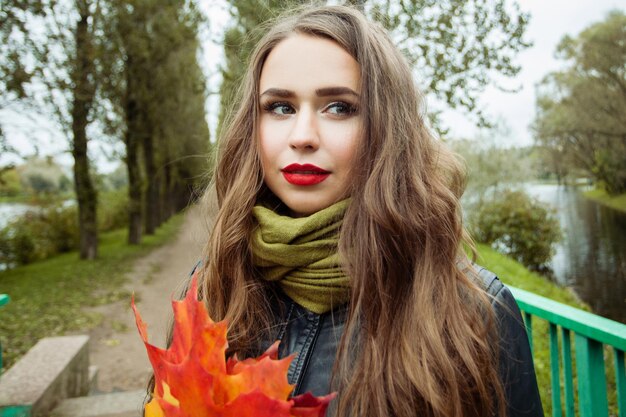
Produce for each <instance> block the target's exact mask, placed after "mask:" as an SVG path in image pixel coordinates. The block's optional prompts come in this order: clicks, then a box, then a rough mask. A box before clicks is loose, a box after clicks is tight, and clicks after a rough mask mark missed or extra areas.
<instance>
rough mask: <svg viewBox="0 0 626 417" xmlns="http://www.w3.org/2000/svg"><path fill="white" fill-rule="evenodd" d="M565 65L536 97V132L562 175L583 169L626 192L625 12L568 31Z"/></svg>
mask: <svg viewBox="0 0 626 417" xmlns="http://www.w3.org/2000/svg"><path fill="white" fill-rule="evenodd" d="M557 53H558V54H559V56H560V57H561V58H562V59H564V60H565V61H566V63H567V67H566V69H565V70H563V71H561V72H554V73H550V74H548V75H547V76H546V77H545V79H544V80H543V81H542V83H541V85H540V88H539V91H538V96H537V97H538V98H537V116H536V118H535V121H534V127H533V128H534V130H535V135H536V138H537V140H538V142H539V143H540V145H541V146H543V147H544V149H545V159H546V162H547V163H549V164H550V166H552V167H553V170H554V171H555V173H557V176H560V175H562V173H566V172H567V171H569V170H574V169H582V170H584V172H585V173H586V175H588V176H590V177H592V178H594V179H595V181H596V182H597V184H598V185H600V186H603V187H604V188H605V189H606V190H607V191H608V192H609V193H610V194H619V193H623V192H625V191H626V119H625V118H624V114H626V70H625V68H626V14H624V12H621V11H614V12H612V13H609V15H608V16H607V17H606V19H605V20H604V21H602V22H599V23H595V24H593V25H591V26H589V27H588V28H587V29H585V30H583V31H582V32H581V33H580V34H579V35H578V36H577V37H575V38H572V37H569V36H566V37H565V38H563V39H562V41H561V43H560V44H559V46H558V49H557Z"/></svg>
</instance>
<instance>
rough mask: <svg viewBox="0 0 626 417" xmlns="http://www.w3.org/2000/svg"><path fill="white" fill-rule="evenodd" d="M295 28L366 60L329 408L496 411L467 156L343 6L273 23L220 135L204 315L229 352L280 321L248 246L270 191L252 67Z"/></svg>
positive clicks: (398, 57) (391, 54)
mask: <svg viewBox="0 0 626 417" xmlns="http://www.w3.org/2000/svg"><path fill="white" fill-rule="evenodd" d="M293 34H305V35H310V36H317V37H322V38H326V39H330V40H332V41H334V42H336V43H337V44H338V45H340V46H341V47H342V48H344V49H345V50H346V51H347V52H348V53H350V54H351V55H352V56H353V57H354V59H355V60H356V61H357V62H358V63H359V66H360V77H361V78H360V79H361V89H360V91H361V103H360V105H359V107H358V108H359V109H360V111H361V112H362V120H363V126H362V132H363V140H364V144H363V146H360V147H359V151H358V152H359V154H358V155H357V156H356V158H357V160H359V161H360V163H359V164H358V165H356V166H355V167H354V171H353V178H354V183H353V184H352V190H351V197H352V203H351V205H350V207H349V209H348V211H347V212H346V214H345V218H344V221H343V227H342V230H341V235H340V240H339V251H340V255H341V259H343V261H344V265H343V267H344V268H345V271H346V273H347V275H348V276H349V277H350V280H351V299H350V303H349V315H348V319H347V323H346V326H345V332H344V334H343V336H342V340H341V344H340V348H339V351H338V353H337V358H336V360H335V367H334V369H333V382H332V383H333V388H334V389H336V390H338V391H339V397H338V400H336V401H337V404H336V414H337V416H339V417H348V416H349V417H357V416H358V417H364V416H367V417H388V416H397V417H409V416H411V417H414V416H417V415H419V416H437V417H439V416H441V417H443V416H446V417H451V416H455V417H460V416H489V415H493V414H496V413H498V414H499V415H500V416H504V415H505V411H504V410H505V408H504V407H505V404H504V396H503V389H502V383H501V381H500V380H499V378H498V372H497V367H498V365H497V361H498V358H497V346H498V342H497V335H496V330H495V327H496V326H495V320H494V315H493V311H492V307H491V300H490V298H489V297H488V296H487V294H486V293H485V290H484V289H483V288H482V287H481V284H480V282H479V279H478V278H477V276H476V274H475V273H474V272H473V270H472V268H471V267H469V262H468V261H467V257H466V256H465V255H464V253H463V243H464V242H468V240H467V238H466V234H465V232H464V229H463V225H462V214H461V208H460V204H459V197H460V195H461V193H462V190H463V185H464V170H463V166H462V164H461V163H460V162H459V161H458V160H457V159H456V158H455V157H454V155H453V154H452V153H451V152H450V151H448V150H447V149H446V148H445V146H444V145H443V144H442V143H441V142H440V141H439V140H437V139H436V138H435V137H434V136H433V135H432V134H431V133H430V131H429V129H428V128H427V126H426V125H425V120H424V115H423V113H422V111H423V104H422V97H421V95H420V94H419V92H418V90H417V88H416V87H415V84H414V82H413V78H412V74H411V70H410V68H409V66H408V64H407V62H406V60H405V59H404V57H403V56H402V54H401V53H400V52H399V51H398V49H397V48H396V47H395V46H394V45H393V43H392V41H391V40H390V39H389V37H388V35H387V34H386V33H385V31H384V30H383V29H382V28H380V27H379V26H378V25H377V24H375V23H372V22H370V21H368V20H367V19H366V18H365V17H364V16H363V14H361V13H360V12H359V11H357V10H355V9H352V8H349V7H343V6H327V7H313V8H311V7H309V8H305V9H301V10H298V11H297V12H295V13H291V14H290V15H288V16H283V17H281V18H280V19H279V20H278V21H277V23H275V24H274V25H273V26H272V27H271V29H270V30H269V32H268V33H267V34H266V35H265V36H264V37H263V39H262V40H261V41H260V42H259V44H258V45H257V48H256V50H255V51H254V53H253V55H252V56H251V61H250V63H249V67H248V70H247V73H246V75H245V78H244V80H243V81H242V84H241V87H240V91H239V96H238V97H239V98H238V102H237V103H236V105H235V111H234V112H233V113H232V114H231V116H230V118H229V120H228V121H227V123H226V127H225V129H224V131H223V135H222V137H221V138H220V140H219V151H218V161H217V164H216V170H215V174H214V187H215V191H216V194H217V202H218V212H217V215H216V218H215V224H214V227H213V230H212V232H211V235H210V238H209V241H208V244H207V246H206V252H205V257H204V259H205V263H204V264H203V266H202V271H201V272H202V274H201V276H202V290H203V293H204V294H205V295H206V297H205V300H206V302H207V306H208V310H209V313H210V315H211V316H212V317H213V318H214V319H216V320H221V319H226V320H228V322H229V337H230V340H229V343H230V350H229V353H239V355H240V356H242V355H246V354H250V353H253V352H254V349H255V348H256V347H257V345H258V340H259V339H263V338H267V336H268V334H271V328H272V325H273V324H274V319H273V314H272V312H271V306H270V305H269V304H270V302H269V294H270V293H271V287H270V286H271V284H270V283H268V282H266V281H264V280H263V279H262V278H261V277H260V276H259V274H258V272H257V271H256V270H255V268H254V266H253V262H252V256H251V250H250V235H251V232H252V230H253V228H254V227H255V223H254V220H253V217H252V214H251V211H252V208H253V207H254V205H255V204H258V203H259V202H260V200H262V199H264V198H266V197H267V196H268V195H270V194H271V192H270V191H269V190H268V189H267V187H265V185H264V184H263V172H262V168H261V163H260V159H259V151H258V141H257V132H258V120H259V113H260V109H259V94H260V92H259V79H260V76H261V71H262V69H263V64H264V62H265V60H266V59H267V57H268V55H269V53H270V52H271V51H272V49H273V48H274V47H275V46H276V45H277V44H278V43H279V42H281V41H282V40H283V39H285V38H287V37H289V36H292V35H293ZM213 195H215V194H213ZM390 324H391V325H390Z"/></svg>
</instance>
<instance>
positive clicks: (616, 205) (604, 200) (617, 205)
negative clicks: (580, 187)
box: [583, 189, 626, 213]
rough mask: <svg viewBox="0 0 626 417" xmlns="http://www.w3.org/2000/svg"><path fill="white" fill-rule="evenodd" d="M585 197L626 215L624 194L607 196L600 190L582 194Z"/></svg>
mask: <svg viewBox="0 0 626 417" xmlns="http://www.w3.org/2000/svg"><path fill="white" fill-rule="evenodd" d="M583 194H584V196H585V197H587V198H589V199H591V200H594V201H597V202H598V203H600V204H603V205H605V206H608V207H611V208H613V209H615V210H619V211H622V212H624V213H626V193H623V194H619V195H613V196H612V195H609V194H608V193H607V192H606V191H604V190H601V189H595V190H589V191H586V192H584V193H583Z"/></svg>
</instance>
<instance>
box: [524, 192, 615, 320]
mask: <svg viewBox="0 0 626 417" xmlns="http://www.w3.org/2000/svg"><path fill="white" fill-rule="evenodd" d="M525 188H526V190H527V191H528V193H529V194H531V195H532V196H533V197H536V198H537V199H538V200H540V201H542V202H545V203H547V204H549V205H551V206H552V207H553V208H554V209H556V215H557V217H558V219H559V222H560V224H561V228H562V229H563V232H564V235H565V236H564V238H563V240H562V241H561V242H560V243H559V245H558V246H557V248H556V253H555V255H554V257H553V258H552V261H551V267H552V269H553V271H554V278H555V280H556V281H557V282H558V283H559V284H562V285H566V286H569V287H572V288H573V289H574V291H575V292H576V294H578V295H579V297H580V298H581V299H583V300H584V301H585V302H587V303H588V304H589V305H590V306H591V308H592V309H593V311H594V312H595V313H596V314H599V315H601V316H604V317H607V318H610V319H613V320H617V321H621V322H622V323H626V213H622V212H619V211H617V210H614V209H611V208H608V207H605V206H603V205H600V204H598V203H595V202H593V201H591V200H589V199H587V198H585V197H584V196H582V194H581V193H580V189H579V188H576V187H563V186H557V185H545V184H530V185H528V186H527V187H525Z"/></svg>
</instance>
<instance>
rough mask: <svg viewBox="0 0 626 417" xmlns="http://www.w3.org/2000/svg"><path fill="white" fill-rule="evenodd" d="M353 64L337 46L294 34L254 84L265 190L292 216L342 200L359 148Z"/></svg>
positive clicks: (357, 79) (355, 66)
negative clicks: (258, 91)
mask: <svg viewBox="0 0 626 417" xmlns="http://www.w3.org/2000/svg"><path fill="white" fill-rule="evenodd" d="M359 86H360V76H359V64H358V63H357V62H356V60H355V59H354V58H352V56H350V54H348V53H347V52H346V51H345V50H344V49H342V48H341V47H340V46H339V45H337V44H336V43H335V42H333V41H331V40H328V39H324V38H318V37H313V36H308V35H300V34H296V35H292V36H290V37H288V38H287V39H285V40H283V41H281V42H280V43H279V44H278V45H276V47H274V49H273V50H272V51H271V52H270V54H269V56H268V57H267V60H266V61H265V64H264V65H263V68H262V70H261V79H260V96H259V103H260V108H261V117H260V121H259V124H260V126H259V141H260V143H259V144H260V153H261V162H262V165H263V171H264V174H265V178H264V179H265V184H266V185H267V186H268V187H269V189H270V190H272V192H273V193H274V194H275V195H276V196H277V197H278V198H280V200H281V201H282V202H283V203H284V204H285V205H287V207H289V209H290V210H291V212H292V215H293V216H296V217H300V216H307V215H309V214H312V213H315V212H317V211H319V210H322V209H324V208H326V207H328V206H330V205H332V204H333V203H335V202H337V201H340V200H342V199H344V198H346V197H347V196H348V190H349V188H350V183H351V181H352V178H351V168H352V166H353V165H354V163H355V161H354V155H355V154H356V150H357V147H358V146H360V145H361V143H362V137H361V133H360V130H361V115H360V111H359V109H358V104H359V94H360V91H359Z"/></svg>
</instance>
